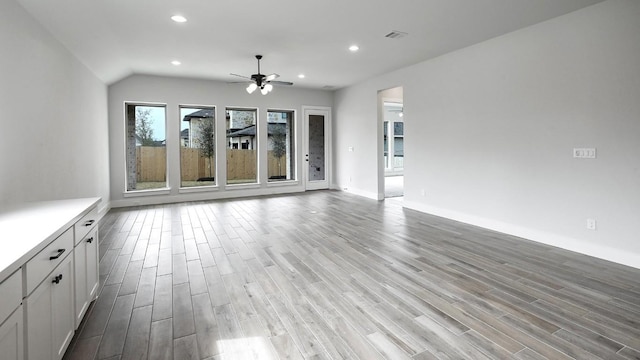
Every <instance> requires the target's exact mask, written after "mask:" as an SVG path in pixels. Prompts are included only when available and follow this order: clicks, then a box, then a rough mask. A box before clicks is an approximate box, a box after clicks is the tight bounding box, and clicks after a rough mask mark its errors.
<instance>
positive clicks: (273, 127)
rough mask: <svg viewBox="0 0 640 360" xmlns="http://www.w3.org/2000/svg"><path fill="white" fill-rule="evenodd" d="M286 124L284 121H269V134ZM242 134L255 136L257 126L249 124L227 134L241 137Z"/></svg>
mask: <svg viewBox="0 0 640 360" xmlns="http://www.w3.org/2000/svg"><path fill="white" fill-rule="evenodd" d="M286 126H287V124H283V123H269V124H267V135H272V134H273V133H274V132H275V131H276V129H277V128H281V129H284V128H285V127H286ZM240 136H250V137H255V136H256V126H255V125H251V126H247V127H246V128H244V129H240V130H235V131H231V132H230V133H228V134H227V137H240Z"/></svg>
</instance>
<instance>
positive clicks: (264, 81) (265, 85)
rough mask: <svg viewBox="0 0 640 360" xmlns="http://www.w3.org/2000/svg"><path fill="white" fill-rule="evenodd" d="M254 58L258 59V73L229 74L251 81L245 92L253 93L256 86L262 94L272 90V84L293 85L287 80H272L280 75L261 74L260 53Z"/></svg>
mask: <svg viewBox="0 0 640 360" xmlns="http://www.w3.org/2000/svg"><path fill="white" fill-rule="evenodd" d="M256 59H258V73H257V74H252V75H251V77H247V76H242V75H238V74H234V73H231V74H230V75H233V76H237V77H241V78H243V79H247V80H249V81H250V82H251V83H250V84H249V86H247V92H248V93H249V94H251V93H253V92H254V91H255V90H256V89H257V88H260V92H261V93H262V95H267V94H268V93H269V92H270V91H271V90H273V85H293V83H292V82H288V81H274V79H277V78H278V77H280V75H278V74H276V73H273V74H270V75H263V74H261V73H260V60H261V59H262V55H256Z"/></svg>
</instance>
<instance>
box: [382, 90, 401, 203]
mask: <svg viewBox="0 0 640 360" xmlns="http://www.w3.org/2000/svg"><path fill="white" fill-rule="evenodd" d="M378 100H379V102H380V104H379V107H378V108H379V109H380V111H379V114H380V116H379V118H380V121H381V122H382V159H383V161H382V162H383V166H382V169H381V171H380V172H381V173H382V174H381V176H380V178H381V185H382V186H381V188H382V191H383V193H384V198H391V197H401V196H404V103H403V93H402V87H397V88H392V89H388V90H384V91H381V92H380V93H379V96H378Z"/></svg>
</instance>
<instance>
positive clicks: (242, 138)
mask: <svg viewBox="0 0 640 360" xmlns="http://www.w3.org/2000/svg"><path fill="white" fill-rule="evenodd" d="M286 131H287V124H286V123H275V124H274V123H270V124H267V138H268V139H271V137H272V136H273V134H275V133H276V132H280V133H286ZM227 139H229V140H228V142H229V148H231V149H255V148H256V126H255V125H251V126H247V127H246V128H244V129H231V130H230V132H229V133H228V134H227ZM267 146H268V150H272V149H273V142H272V141H269V142H268V145H267Z"/></svg>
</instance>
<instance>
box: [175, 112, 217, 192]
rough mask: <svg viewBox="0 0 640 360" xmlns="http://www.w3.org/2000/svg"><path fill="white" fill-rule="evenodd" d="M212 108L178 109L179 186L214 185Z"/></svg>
mask: <svg viewBox="0 0 640 360" xmlns="http://www.w3.org/2000/svg"><path fill="white" fill-rule="evenodd" d="M215 113H216V109H215V107H186V106H181V107H180V186H181V187H195V186H208V185H215V184H216V182H215V174H216V168H215V164H216V161H215V160H216V156H215V150H216V143H215V141H216V138H215Z"/></svg>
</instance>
